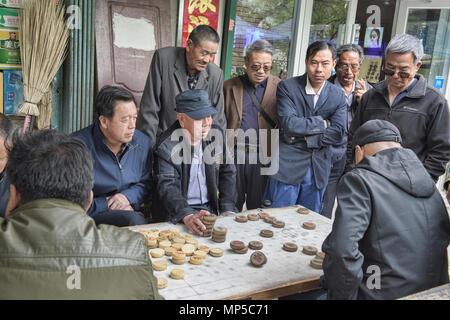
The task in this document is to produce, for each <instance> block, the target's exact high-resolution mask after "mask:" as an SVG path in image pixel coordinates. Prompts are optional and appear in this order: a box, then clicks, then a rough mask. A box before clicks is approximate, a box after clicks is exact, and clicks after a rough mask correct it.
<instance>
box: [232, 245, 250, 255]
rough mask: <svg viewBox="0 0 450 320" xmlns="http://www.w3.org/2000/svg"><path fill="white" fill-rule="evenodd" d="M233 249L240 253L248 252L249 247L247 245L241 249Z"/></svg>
mask: <svg viewBox="0 0 450 320" xmlns="http://www.w3.org/2000/svg"><path fill="white" fill-rule="evenodd" d="M233 251H234V252H236V253H239V254H244V253H247V251H248V247H247V246H245V247H244V248H242V249H239V250H236V249H233Z"/></svg>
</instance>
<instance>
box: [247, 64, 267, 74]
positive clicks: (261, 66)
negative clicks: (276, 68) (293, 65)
mask: <svg viewBox="0 0 450 320" xmlns="http://www.w3.org/2000/svg"><path fill="white" fill-rule="evenodd" d="M261 68H263V70H264V72H267V71H270V70H271V69H272V66H269V65H262V64H253V65H251V66H250V69H252V70H253V71H258V70H259V69H261Z"/></svg>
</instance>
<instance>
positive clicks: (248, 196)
mask: <svg viewBox="0 0 450 320" xmlns="http://www.w3.org/2000/svg"><path fill="white" fill-rule="evenodd" d="M272 50H273V49H272V45H271V44H270V43H269V42H267V41H265V40H256V41H255V42H253V43H252V44H250V45H249V46H248V47H247V48H246V50H245V59H244V62H245V75H243V76H239V77H235V78H231V79H228V80H227V81H225V83H224V95H225V116H226V118H227V128H228V129H234V130H238V129H241V130H243V131H244V132H247V130H253V131H254V132H255V135H254V136H255V137H258V134H259V129H265V130H267V144H265V145H261V144H260V143H258V141H253V142H250V141H239V142H238V143H237V144H236V145H235V162H236V190H237V203H236V206H237V208H238V210H239V211H242V207H243V205H244V203H245V204H246V207H247V209H248V210H251V209H256V208H260V207H261V202H262V196H263V193H264V189H265V188H266V181H267V176H265V175H261V162H260V161H259V159H258V161H257V163H255V164H251V163H250V160H249V153H256V156H258V145H259V146H261V147H262V148H264V149H265V151H264V154H266V155H270V154H269V152H268V151H269V148H268V147H269V146H270V130H271V129H274V128H275V127H276V126H277V123H278V118H277V100H276V92H277V86H278V83H279V82H280V79H279V78H278V77H274V76H272V75H271V74H270V69H271V68H272ZM236 139H237V137H236V138H235V141H236ZM238 150H241V151H242V152H244V153H245V163H238V162H239V161H238V160H239V157H238Z"/></svg>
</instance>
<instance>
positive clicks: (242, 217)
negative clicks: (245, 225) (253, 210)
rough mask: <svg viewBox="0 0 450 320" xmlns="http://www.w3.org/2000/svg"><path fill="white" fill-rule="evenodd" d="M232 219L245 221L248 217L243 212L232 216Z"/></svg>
mask: <svg viewBox="0 0 450 320" xmlns="http://www.w3.org/2000/svg"><path fill="white" fill-rule="evenodd" d="M234 220H236V221H237V222H247V221H248V218H247V216H246V215H243V214H238V215H236V217H235V218H234Z"/></svg>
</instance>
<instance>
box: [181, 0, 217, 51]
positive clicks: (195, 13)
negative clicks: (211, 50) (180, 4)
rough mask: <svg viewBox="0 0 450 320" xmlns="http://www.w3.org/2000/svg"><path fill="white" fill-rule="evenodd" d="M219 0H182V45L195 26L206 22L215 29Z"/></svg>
mask: <svg viewBox="0 0 450 320" xmlns="http://www.w3.org/2000/svg"><path fill="white" fill-rule="evenodd" d="M219 4H220V0H184V14H183V39H182V46H183V47H185V46H186V40H187V39H188V37H189V34H190V33H191V31H192V30H194V28H195V27H197V26H199V25H202V24H206V25H209V26H210V27H212V28H213V29H214V30H216V31H217V26H218V21H219Z"/></svg>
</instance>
